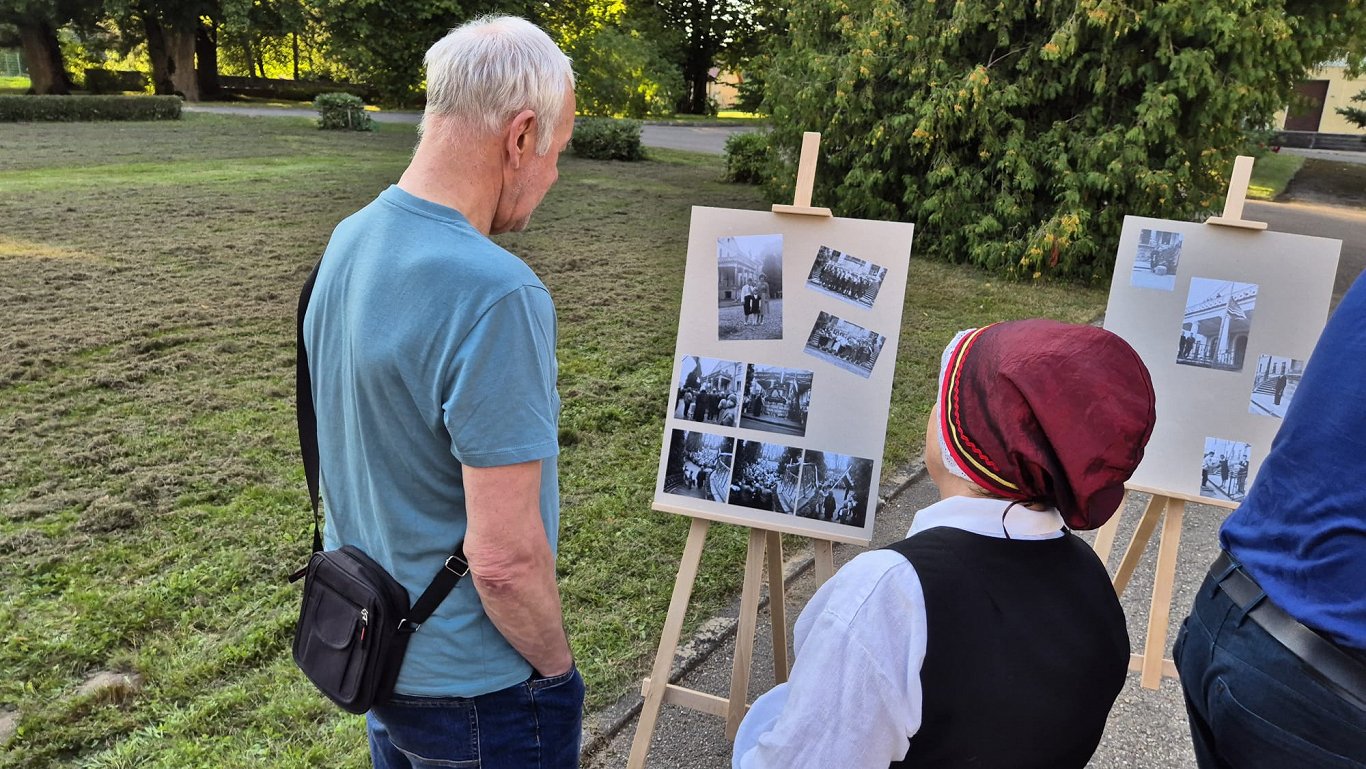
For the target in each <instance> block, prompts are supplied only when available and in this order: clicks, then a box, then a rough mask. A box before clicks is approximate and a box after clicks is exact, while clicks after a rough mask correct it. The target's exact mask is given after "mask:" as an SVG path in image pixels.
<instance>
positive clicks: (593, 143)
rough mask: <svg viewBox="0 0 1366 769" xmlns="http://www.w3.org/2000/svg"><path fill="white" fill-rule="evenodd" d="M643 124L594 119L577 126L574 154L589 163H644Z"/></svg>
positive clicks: (585, 120) (586, 119) (630, 121)
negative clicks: (592, 161)
mask: <svg viewBox="0 0 1366 769" xmlns="http://www.w3.org/2000/svg"><path fill="white" fill-rule="evenodd" d="M640 125H641V124H640V121H639V120H616V119H614V118H605V117H593V118H585V119H583V120H580V121H579V122H578V124H577V125H576V126H574V141H573V145H574V154H575V155H578V156H579V157H581V158H589V159H590V160H642V159H644V157H645V150H644V149H643V148H642V147H641V146H640Z"/></svg>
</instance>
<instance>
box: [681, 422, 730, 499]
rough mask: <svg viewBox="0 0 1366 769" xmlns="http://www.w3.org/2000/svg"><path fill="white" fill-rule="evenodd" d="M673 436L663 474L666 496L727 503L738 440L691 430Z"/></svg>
mask: <svg viewBox="0 0 1366 769" xmlns="http://www.w3.org/2000/svg"><path fill="white" fill-rule="evenodd" d="M673 433H674V434H673V439H672V440H670V441H669V464H668V467H667V469H666V470H665V474H664V491H665V493H667V494H677V495H679V496H681V497H692V498H694V499H705V500H709V501H715V502H725V501H726V495H727V493H728V491H729V489H730V468H731V455H732V447H733V446H734V445H735V439H734V438H727V437H726V436H724V435H713V434H711V433H698V432H693V431H691V430H674V431H673Z"/></svg>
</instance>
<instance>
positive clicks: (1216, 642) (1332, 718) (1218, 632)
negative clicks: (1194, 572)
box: [1172, 577, 1366, 769]
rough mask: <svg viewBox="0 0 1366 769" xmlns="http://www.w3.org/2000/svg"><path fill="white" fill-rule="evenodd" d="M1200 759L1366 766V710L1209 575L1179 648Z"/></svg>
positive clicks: (1280, 768)
mask: <svg viewBox="0 0 1366 769" xmlns="http://www.w3.org/2000/svg"><path fill="white" fill-rule="evenodd" d="M1172 656H1173V657H1175V659H1176V667H1177V670H1178V671H1179V672H1180V674H1181V687H1182V690H1183V691H1184V693H1185V696H1186V711H1187V713H1188V714H1189V716H1190V728H1191V737H1192V739H1193V740H1194V742H1195V758H1196V762H1197V763H1198V764H1199V765H1200V769H1235V768H1236V769H1259V768H1260V767H1266V769H1292V768H1297V767H1314V769H1337V768H1338V767H1341V768H1342V769H1363V767H1366V711H1363V710H1361V709H1359V708H1358V707H1357V706H1356V705H1354V704H1352V703H1350V702H1348V701H1347V700H1345V699H1344V698H1343V697H1342V696H1341V695H1339V694H1338V693H1337V692H1336V691H1335V690H1334V689H1332V688H1331V687H1330V686H1328V685H1327V684H1326V683H1323V682H1322V681H1321V680H1320V679H1319V678H1318V677H1317V674H1316V673H1314V672H1313V671H1312V670H1310V669H1309V668H1308V667H1306V666H1305V664H1304V663H1303V662H1301V661H1300V660H1299V658H1298V657H1296V656H1295V655H1294V654H1292V653H1291V652H1290V651H1289V650H1287V649H1286V648H1285V647H1284V646H1282V645H1281V644H1280V642H1279V641H1277V640H1276V639H1274V638H1272V637H1271V636H1270V635H1268V634H1267V632H1266V631H1265V630H1263V629H1262V628H1261V626H1260V625H1258V624H1256V623H1255V622H1253V621H1252V620H1251V619H1250V618H1248V617H1247V616H1246V615H1245V613H1244V612H1243V610H1242V609H1239V608H1238V607H1237V605H1235V604H1234V603H1233V601H1232V600H1230V599H1229V597H1228V596H1227V595H1225V594H1224V592H1223V591H1222V590H1219V589H1218V588H1217V586H1216V585H1215V583H1214V581H1213V580H1212V579H1211V578H1209V577H1206V578H1205V583H1204V585H1203V586H1202V587H1201V588H1200V593H1199V594H1198V595H1197V596H1196V597H1195V605H1194V606H1193V607H1191V615H1190V616H1189V617H1187V618H1186V621H1185V623H1184V624H1183V625H1182V626H1181V632H1180V634H1179V635H1178V636H1177V638H1176V647H1175V649H1174V650H1173V655H1172Z"/></svg>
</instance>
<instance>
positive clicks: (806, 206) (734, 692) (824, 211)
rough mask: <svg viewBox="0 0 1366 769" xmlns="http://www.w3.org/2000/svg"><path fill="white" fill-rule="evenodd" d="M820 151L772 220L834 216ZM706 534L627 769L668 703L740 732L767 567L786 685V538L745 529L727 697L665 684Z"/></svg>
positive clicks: (809, 150) (693, 550)
mask: <svg viewBox="0 0 1366 769" xmlns="http://www.w3.org/2000/svg"><path fill="white" fill-rule="evenodd" d="M819 148H820V134H818V133H812V132H808V133H805V134H803V136H802V152H801V161H800V165H799V166H798V170H797V188H796V193H795V195H794V196H793V205H790V206H784V205H775V206H773V212H774V213H780V214H796V215H802V216H830V215H831V213H830V209H828V208H816V207H813V206H812V205H811V191H812V189H813V187H814V186H815V181H816V158H817V150H818V149H819ZM656 509H658V508H656ZM709 527H710V523H709V522H708V521H707V520H705V519H702V518H693V519H692V526H691V528H689V530H688V542H687V544H686V545H685V546H684V548H683V559H682V561H680V562H679V565H678V577H677V578H676V579H675V580H674V590H673V596H672V597H671V598H670V599H669V614H668V616H667V618H666V619H665V620H664V632H663V633H662V634H661V636H660V640H659V650H658V651H657V652H655V661H654V665H653V666H652V667H651V668H650V677H649V678H646V679H645V680H644V682H642V684H641V690H640V693H641V696H643V697H644V698H645V702H644V704H643V705H642V706H641V709H640V721H639V722H638V723H637V725H636V735H635V739H634V740H633V741H632V742H631V755H630V758H629V759H628V760H627V762H626V766H627V768H628V769H643V768H644V766H645V757H646V755H647V754H648V753H649V751H650V740H651V739H652V738H653V737H654V732H655V725H656V723H657V722H658V720H659V711H660V708H661V707H662V706H663V705H664V703H666V702H667V703H669V704H671V705H677V706H680V707H684V708H688V709H690V710H698V711H701V712H703V713H710V714H712V715H714V716H720V717H722V718H724V719H726V738H727V739H730V740H734V739H735V732H736V731H737V730H738V729H739V728H740V719H742V718H744V716H745V712H746V711H747V710H748V709H749V705H748V704H747V703H746V699H747V698H748V693H749V676H750V668H751V664H752V661H753V658H754V636H755V633H756V631H757V629H758V624H759V593H760V590H761V589H762V586H763V571H764V565H765V560H767V565H768V600H769V619H770V623H771V625H772V630H773V678H774V680H775V681H776V682H777V683H783V682H785V681H787V671H788V653H787V609H786V605H785V600H784V595H785V592H784V591H785V585H784V584H783V538H782V535H781V534H779V533H778V532H776V531H768V530H766V529H760V528H755V527H750V530H749V547H748V549H747V550H746V552H745V580H744V587H743V588H742V589H741V593H740V617H739V624H738V625H737V626H736V630H735V659H734V661H733V662H732V664H731V677H730V696H729V697H728V698H725V697H718V696H716V695H714V694H708V693H706V692H700V691H697V690H695V689H688V688H685V687H682V686H679V685H677V684H671V683H669V671H670V670H671V669H672V667H673V661H674V654H675V652H677V650H678V641H679V636H680V635H681V634H682V631H683V618H684V616H685V615H686V614H687V612H688V602H689V601H690V600H691V598H692V589H693V584H694V583H695V582H696V581H697V569H698V566H699V565H700V564H701V562H702V546H703V544H704V543H705V542H706V540H707V529H708V528H709ZM811 544H812V547H813V548H814V550H815V570H816V583H817V584H818V585H819V584H823V583H824V582H825V581H826V580H827V579H829V578H830V577H832V576H834V574H835V554H834V548H833V544H832V543H831V542H830V540H824V539H812V540H811ZM765 556H767V558H766V557H765Z"/></svg>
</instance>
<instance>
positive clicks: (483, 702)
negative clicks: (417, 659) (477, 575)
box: [366, 668, 584, 769]
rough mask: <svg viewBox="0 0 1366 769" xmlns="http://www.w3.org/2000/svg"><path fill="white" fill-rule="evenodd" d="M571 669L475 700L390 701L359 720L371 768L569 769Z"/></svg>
mask: <svg viewBox="0 0 1366 769" xmlns="http://www.w3.org/2000/svg"><path fill="white" fill-rule="evenodd" d="M583 693H584V692H583V676H581V675H579V671H578V669H577V668H570V670H569V672H568V673H565V674H563V675H559V676H555V677H553V678H538V677H534V676H533V677H532V678H530V679H529V680H527V681H525V682H523V683H520V684H517V685H516V686H511V687H508V688H507V689H502V690H500V691H496V692H490V693H488V694H481V695H479V696H478V697H470V698H464V697H410V696H406V695H395V696H394V698H393V699H392V700H390V701H389V702H386V703H385V704H383V705H376V706H375V707H374V708H373V709H371V711H370V713H369V714H368V715H367V716H366V722H367V725H368V726H369V732H370V757H371V759H372V760H373V761H374V764H375V769H427V768H428V767H460V768H462V769H476V768H477V767H482V768H483V769H522V768H523V767H528V768H529V769H530V768H534V769H575V768H576V767H578V765H579V735H580V730H581V728H582V724H583Z"/></svg>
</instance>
